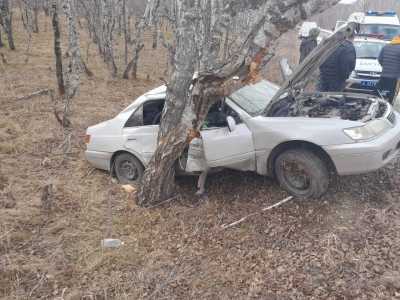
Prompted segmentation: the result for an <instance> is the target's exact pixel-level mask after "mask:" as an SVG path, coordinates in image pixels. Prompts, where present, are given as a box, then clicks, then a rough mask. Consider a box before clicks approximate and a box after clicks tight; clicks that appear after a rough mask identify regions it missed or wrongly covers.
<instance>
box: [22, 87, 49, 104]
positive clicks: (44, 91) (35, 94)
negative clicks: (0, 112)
mask: <svg viewBox="0 0 400 300" xmlns="http://www.w3.org/2000/svg"><path fill="white" fill-rule="evenodd" d="M52 93H53V90H49V89H46V90H40V91H37V92H34V93H32V94H30V95H26V96H22V97H19V98H17V99H16V100H17V101H26V100H30V99H33V98H35V97H39V96H44V95H46V96H49V95H50V96H51V95H52Z"/></svg>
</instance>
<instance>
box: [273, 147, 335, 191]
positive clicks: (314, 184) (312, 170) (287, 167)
mask: <svg viewBox="0 0 400 300" xmlns="http://www.w3.org/2000/svg"><path fill="white" fill-rule="evenodd" d="M275 174H276V177H277V179H278V181H279V183H280V185H281V187H282V188H283V189H285V190H286V191H288V192H289V193H290V194H291V195H293V196H295V197H298V198H303V199H304V198H320V197H321V196H322V195H324V194H325V193H326V191H327V190H328V187H329V182H330V172H329V168H328V166H327V164H326V162H325V161H324V160H323V159H322V158H321V157H320V156H318V155H317V154H314V153H313V152H311V151H309V150H305V149H293V150H287V151H285V152H283V153H281V154H280V155H279V156H278V157H277V158H276V160H275Z"/></svg>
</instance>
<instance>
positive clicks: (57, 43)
mask: <svg viewBox="0 0 400 300" xmlns="http://www.w3.org/2000/svg"><path fill="white" fill-rule="evenodd" d="M52 1H53V2H52V13H53V16H52V26H53V32H54V54H55V59H56V76H57V84H58V92H59V94H60V95H61V96H63V95H64V94H65V86H64V75H63V64H62V49H61V32H60V21H59V17H58V4H57V0H52Z"/></svg>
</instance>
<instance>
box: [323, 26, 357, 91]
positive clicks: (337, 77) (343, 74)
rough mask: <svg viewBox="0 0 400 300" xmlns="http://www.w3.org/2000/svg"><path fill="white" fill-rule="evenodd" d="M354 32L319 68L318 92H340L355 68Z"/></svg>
mask: <svg viewBox="0 0 400 300" xmlns="http://www.w3.org/2000/svg"><path fill="white" fill-rule="evenodd" d="M353 40H354V32H353V33H351V35H350V36H349V37H348V38H347V39H346V40H345V41H344V42H343V43H342V44H341V45H340V46H339V47H338V48H337V49H336V50H335V51H334V52H333V53H332V54H331V56H329V57H328V59H327V60H326V61H325V62H324V63H323V64H322V65H321V66H320V68H319V70H320V78H319V84H318V90H319V91H320V92H341V91H343V90H344V88H345V86H346V80H347V79H348V78H349V76H350V74H351V72H353V71H354V68H355V67H356V59H357V57H356V49H355V48H354V45H353Z"/></svg>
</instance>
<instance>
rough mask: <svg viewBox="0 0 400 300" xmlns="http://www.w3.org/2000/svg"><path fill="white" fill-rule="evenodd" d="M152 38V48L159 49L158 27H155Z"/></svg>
mask: <svg viewBox="0 0 400 300" xmlns="http://www.w3.org/2000/svg"><path fill="white" fill-rule="evenodd" d="M152 38H153V43H152V48H153V49H157V47H158V28H157V25H155V26H154V29H153V34H152Z"/></svg>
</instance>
